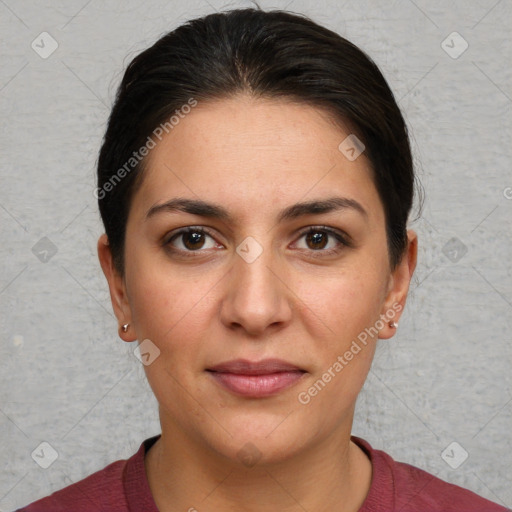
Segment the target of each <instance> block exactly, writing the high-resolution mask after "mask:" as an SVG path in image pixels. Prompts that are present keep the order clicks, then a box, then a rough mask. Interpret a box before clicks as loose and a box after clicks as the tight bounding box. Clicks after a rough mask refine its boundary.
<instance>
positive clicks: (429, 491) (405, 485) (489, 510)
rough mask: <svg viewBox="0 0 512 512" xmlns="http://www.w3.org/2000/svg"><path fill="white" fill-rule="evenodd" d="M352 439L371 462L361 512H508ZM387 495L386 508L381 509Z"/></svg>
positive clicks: (360, 440)
mask: <svg viewBox="0 0 512 512" xmlns="http://www.w3.org/2000/svg"><path fill="white" fill-rule="evenodd" d="M352 440H353V441H354V442H355V443H356V444H357V445H358V446H359V447H360V448H362V449H363V451H365V452H366V453H367V455H368V456H369V457H370V459H371V461H372V466H373V477H372V483H371V487H370V491H369V493H368V496H367V499H366V501H365V503H364V505H363V508H362V509H361V511H360V512H374V511H375V512H377V511H380V510H383V511H384V510H388V511H394V510H400V511H403V512H424V511H425V510H428V511H429V512H462V511H463V512H507V510H508V509H506V508H505V507H503V506H501V505H498V504H496V503H493V502H491V501H489V500H487V499H485V498H482V497H481V496H479V495H478V494H475V493H474V492H472V491H469V490H468V489H464V488H462V487H459V486H458V485H454V484H451V483H448V482H446V481H444V480H441V479H440V478H438V477H436V476H434V475H432V474H431V473H428V472H427V471H424V470H422V469H420V468H417V467H415V466H411V465H410V464H406V463H404V462H397V461H395V460H394V459H393V458H392V457H391V456H389V455H388V454H387V453H385V452H383V451H381V450H375V449H373V448H372V447H371V446H370V445H369V443H368V442H367V441H365V440H363V439H360V438H355V437H352ZM383 496H385V501H386V503H387V507H388V508H387V509H386V507H384V508H382V507H381V506H380V505H382V499H383Z"/></svg>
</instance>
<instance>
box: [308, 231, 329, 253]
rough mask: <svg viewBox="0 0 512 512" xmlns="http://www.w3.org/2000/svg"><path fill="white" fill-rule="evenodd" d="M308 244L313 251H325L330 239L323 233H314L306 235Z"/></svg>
mask: <svg viewBox="0 0 512 512" xmlns="http://www.w3.org/2000/svg"><path fill="white" fill-rule="evenodd" d="M306 241H307V243H309V244H311V246H310V248H311V249H313V250H318V249H324V248H325V246H326V245H327V243H328V241H329V237H328V235H327V234H326V233H324V232H322V231H312V232H309V233H307V234H306Z"/></svg>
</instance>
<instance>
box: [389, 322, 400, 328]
mask: <svg viewBox="0 0 512 512" xmlns="http://www.w3.org/2000/svg"><path fill="white" fill-rule="evenodd" d="M389 327H391V329H396V328H397V327H398V324H397V323H395V322H389Z"/></svg>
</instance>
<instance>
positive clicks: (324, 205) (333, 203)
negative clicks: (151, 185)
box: [146, 196, 368, 223]
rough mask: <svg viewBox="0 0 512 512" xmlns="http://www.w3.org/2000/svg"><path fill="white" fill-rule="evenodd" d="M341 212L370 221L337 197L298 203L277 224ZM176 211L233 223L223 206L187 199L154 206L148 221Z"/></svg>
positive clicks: (362, 211)
mask: <svg viewBox="0 0 512 512" xmlns="http://www.w3.org/2000/svg"><path fill="white" fill-rule="evenodd" d="M341 210H352V211H355V212H358V213H359V214H361V215H362V216H363V217H365V219H366V220H367V219H368V212H367V211H366V210H365V209H364V208H363V206H362V205H361V204H360V203H359V202H357V201H356V200H355V199H350V198H348V197H337V196H335V197H329V198H326V199H319V200H313V201H306V202H302V203H296V204H294V205H292V206H288V207H287V208H285V209H284V210H282V211H281V212H280V213H279V215H278V216H277V222H283V221H285V220H293V219H296V218H298V217H302V216H305V215H320V214H322V213H329V212H334V211H341ZM176 211H180V212H184V213H190V214H193V215H199V216H200V217H207V218H211V219H218V220H223V221H226V222H231V223H232V222H233V218H232V217H231V215H230V213H229V212H228V210H226V209H225V208H224V207H223V206H221V205H219V204H214V203H208V202H206V201H202V200H200V199H187V198H175V199H171V200H170V201H166V202H165V203H162V204H157V205H154V206H152V207H151V208H150V209H149V210H148V212H147V214H146V219H149V218H150V217H153V216H154V215H156V214H158V213H163V212H176Z"/></svg>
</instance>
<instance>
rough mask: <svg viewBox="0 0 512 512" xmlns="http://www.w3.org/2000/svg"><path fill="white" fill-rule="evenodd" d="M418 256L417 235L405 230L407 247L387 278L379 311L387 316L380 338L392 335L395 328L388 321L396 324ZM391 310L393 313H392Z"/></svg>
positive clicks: (403, 305)
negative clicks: (384, 298)
mask: <svg viewBox="0 0 512 512" xmlns="http://www.w3.org/2000/svg"><path fill="white" fill-rule="evenodd" d="M417 257H418V235H417V234H416V232H415V231H413V230H412V229H409V230H407V249H406V251H405V253H404V255H403V257H402V260H401V261H400V263H399V264H398V265H397V267H396V269H395V270H394V271H393V272H392V274H391V276H390V279H389V286H388V292H387V296H386V300H385V301H384V304H383V309H382V311H381V318H384V317H385V318H387V320H386V321H385V325H384V328H383V329H381V331H380V332H379V338H380V339H388V338H391V337H393V336H394V334H395V332H396V329H394V328H391V327H390V326H389V323H388V322H391V321H392V322H395V323H396V324H398V321H399V319H400V316H401V315H402V312H403V310H404V307H405V301H406V300H407V293H408V292H409V284H410V282H411V278H412V275H413V273H414V269H415V268H416V262H417ZM393 312H394V313H395V315H393Z"/></svg>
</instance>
